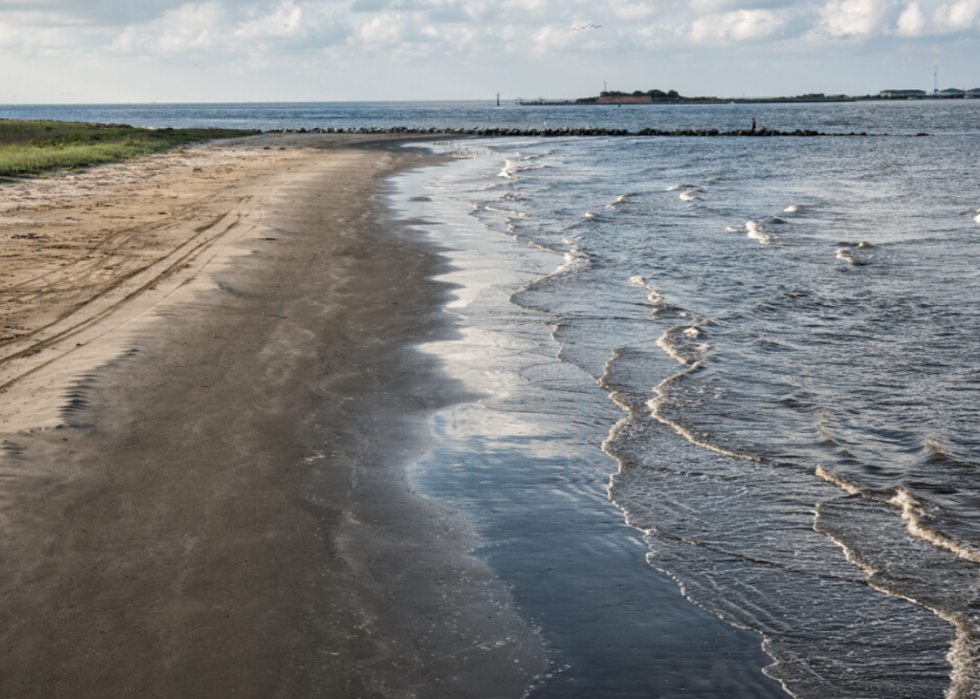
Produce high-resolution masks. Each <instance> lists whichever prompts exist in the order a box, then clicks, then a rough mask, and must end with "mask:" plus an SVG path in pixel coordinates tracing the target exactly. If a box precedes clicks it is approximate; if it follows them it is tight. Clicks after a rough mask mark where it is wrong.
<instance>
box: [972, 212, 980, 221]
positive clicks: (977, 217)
mask: <svg viewBox="0 0 980 699" xmlns="http://www.w3.org/2000/svg"><path fill="white" fill-rule="evenodd" d="M973 220H974V221H976V222H977V223H980V214H977V215H976V217H975V218H974V219H973Z"/></svg>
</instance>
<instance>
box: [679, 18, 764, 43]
mask: <svg viewBox="0 0 980 699" xmlns="http://www.w3.org/2000/svg"><path fill="white" fill-rule="evenodd" d="M782 25H783V21H782V20H781V19H779V18H778V17H776V15H774V14H773V13H772V12H770V11H769V10H738V11H736V12H726V13H724V14H713V15H708V16H706V17H701V18H700V19H697V20H695V22H694V24H693V25H691V34H690V36H691V40H692V41H694V42H696V43H719V42H720V43H725V42H731V41H735V42H740V41H758V40H760V39H764V38H767V37H770V36H772V35H773V34H776V33H777V32H779V31H780V29H781V28H782Z"/></svg>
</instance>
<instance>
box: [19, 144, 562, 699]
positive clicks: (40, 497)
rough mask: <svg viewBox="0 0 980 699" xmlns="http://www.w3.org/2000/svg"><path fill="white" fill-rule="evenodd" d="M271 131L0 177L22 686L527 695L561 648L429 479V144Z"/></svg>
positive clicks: (441, 323)
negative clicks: (400, 176)
mask: <svg viewBox="0 0 980 699" xmlns="http://www.w3.org/2000/svg"><path fill="white" fill-rule="evenodd" d="M390 145H391V142H390V141H389V142H387V144H386V142H382V141H379V140H378V139H377V137H374V138H373V139H371V141H368V140H367V139H365V138H360V139H358V138H355V137H342V136H319V135H317V136H314V135H295V136H283V135H277V136H269V135H267V136H262V137H256V138H251V139H243V140H239V141H231V142H225V143H221V144H209V145H204V146H199V147H194V148H191V149H188V150H187V151H186V152H184V153H171V154H166V155H160V156H154V157H150V158H147V159H144V160H141V161H138V162H131V163H126V164H120V165H112V166H105V167H100V168H94V169H92V170H91V171H88V172H86V173H84V174H80V175H74V176H59V177H55V178H52V179H48V180H34V181H30V182H27V183H25V184H8V185H2V186H0V255H2V256H3V266H2V268H0V274H2V276H0V318H2V322H0V324H2V325H3V328H2V337H3V340H2V342H0V390H2V400H0V433H2V434H0V439H2V450H0V560H2V561H3V565H2V567H0V615H2V618H0V696H3V697H54V696H66V697H130V696H131V697H225V696H235V697H314V696H315V697H498V696H499V697H519V696H521V694H522V693H523V690H524V688H525V687H526V686H527V684H528V682H529V681H530V680H531V679H532V678H533V677H534V676H535V675H536V674H537V673H539V672H541V671H542V669H543V667H544V659H543V653H542V649H541V647H540V643H539V640H538V638H537V636H535V635H534V634H533V633H532V632H531V631H529V630H528V629H527V628H526V627H525V625H524V624H523V623H522V622H521V621H520V619H519V618H518V617H517V615H516V614H515V613H514V612H513V611H512V610H511V609H510V608H509V598H508V595H507V591H506V589H504V588H503V587H502V586H501V585H500V584H499V583H498V582H497V581H496V580H495V579H494V578H493V576H492V574H491V573H490V571H489V570H488V569H487V568H486V567H485V566H484V565H483V564H482V563H481V562H480V561H478V560H476V559H474V558H472V557H470V556H468V555H467V554H466V551H467V550H469V549H470V548H471V547H472V546H473V545H474V540H473V537H472V534H471V533H470V532H469V531H468V530H467V528H466V527H465V526H463V525H462V524H461V523H460V522H459V521H458V520H457V519H455V518H454V516H453V514H452V513H451V512H448V511H446V510H445V509H443V508H441V507H440V506H439V505H438V504H437V503H433V502H431V501H429V500H427V499H425V498H424V497H421V496H420V495H418V494H417V493H414V492H413V491H412V488H411V486H410V484H409V483H408V482H407V481H406V479H405V468H406V466H407V465H409V464H410V463H411V462H412V461H413V460H414V459H416V458H418V456H419V455H420V454H422V453H423V452H424V450H425V449H426V434H427V429H428V427H427V421H426V415H427V413H428V411H431V410H433V409H435V408H437V407H439V406H442V405H446V404H448V403H451V402H452V401H457V400H463V399H466V396H464V395H462V394H461V393H460V391H459V390H458V388H457V387H455V386H453V385H452V384H451V383H450V382H449V381H448V380H447V379H445V378H444V377H442V376H441V375H440V372H439V367H438V366H437V365H436V363H435V361H434V360H433V359H432V358H430V357H427V356H426V355H423V354H421V353H418V352H416V351H414V350H412V349H411V345H412V343H416V342H420V341H426V340H431V339H433V338H435V337H438V336H441V335H445V334H446V333H449V332H451V328H449V327H447V324H446V323H447V321H446V320H444V318H445V315H444V314H441V313H440V312H439V304H440V303H441V302H442V301H443V300H444V299H445V297H446V295H447V294H448V293H449V290H448V289H446V288H445V287H444V286H443V285H440V284H439V283H437V282H435V281H432V280H431V278H432V277H433V276H434V275H436V274H438V272H439V271H440V269H441V268H442V266H443V265H444V263H443V262H442V260H441V259H440V257H439V256H438V251H436V250H434V249H433V248H432V247H431V246H430V245H428V244H427V243H425V241H424V240H420V239H419V237H418V236H419V234H418V233H415V232H412V230H411V229H409V228H407V227H405V226H404V225H400V224H398V222H394V221H391V220H390V219H389V218H388V217H387V212H386V210H385V202H384V199H383V197H382V195H383V192H384V187H385V182H384V178H385V177H387V176H389V175H391V174H393V173H395V172H398V171H401V170H404V169H405V168H410V167H420V166H423V165H425V164H427V163H429V160H430V159H428V158H427V157H426V156H424V155H422V154H420V153H417V152H412V151H407V150H404V149H395V148H392V147H389V146H390Z"/></svg>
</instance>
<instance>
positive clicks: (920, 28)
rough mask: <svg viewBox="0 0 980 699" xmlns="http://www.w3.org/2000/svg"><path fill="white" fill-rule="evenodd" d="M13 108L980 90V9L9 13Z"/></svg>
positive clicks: (288, 8) (620, 3) (617, 3)
mask: <svg viewBox="0 0 980 699" xmlns="http://www.w3.org/2000/svg"><path fill="white" fill-rule="evenodd" d="M0 66H2V69H0V103H4V104H82V103H149V102H277V101H289V102H321V101H327V102H332V101H368V100H371V101H385V100H455V99H460V100H463V99H466V100H468V99H493V98H494V97H495V95H496V93H498V92H499V93H501V95H502V98H503V99H507V100H512V99H516V98H519V97H521V98H524V99H534V98H538V97H546V98H574V97H586V96H594V95H597V94H598V93H599V92H600V91H601V90H602V89H603V88H604V87H608V89H610V90H622V91H627V92H631V91H633V90H637V89H639V90H648V89H652V88H658V89H661V90H665V91H666V90H671V89H673V90H677V91H678V92H680V93H681V94H683V95H691V96H694V95H702V96H703V95H713V96H719V97H736V96H739V97H740V96H743V95H745V96H777V95H797V94H803V93H811V92H824V93H827V94H856V95H863V94H869V93H877V92H879V91H880V90H883V89H906V88H915V89H924V90H931V89H932V87H933V71H934V69H935V68H937V67H938V71H939V88H940V89H943V88H946V87H958V88H966V89H970V88H975V87H980V0H206V1H203V2H186V1H185V0H139V1H138V2H134V0H0Z"/></svg>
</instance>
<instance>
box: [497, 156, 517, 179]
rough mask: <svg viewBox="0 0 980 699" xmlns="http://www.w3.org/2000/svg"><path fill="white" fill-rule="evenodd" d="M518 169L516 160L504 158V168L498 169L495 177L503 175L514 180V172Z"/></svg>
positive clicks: (515, 177)
mask: <svg viewBox="0 0 980 699" xmlns="http://www.w3.org/2000/svg"><path fill="white" fill-rule="evenodd" d="M519 169H520V168H519V167H518V165H517V161H516V160H508V159H506V158H505V159H504V169H503V170H501V171H500V173H499V174H498V175H497V177H505V178H507V179H508V180H516V179H517V175H516V173H517V171H518V170H519Z"/></svg>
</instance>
